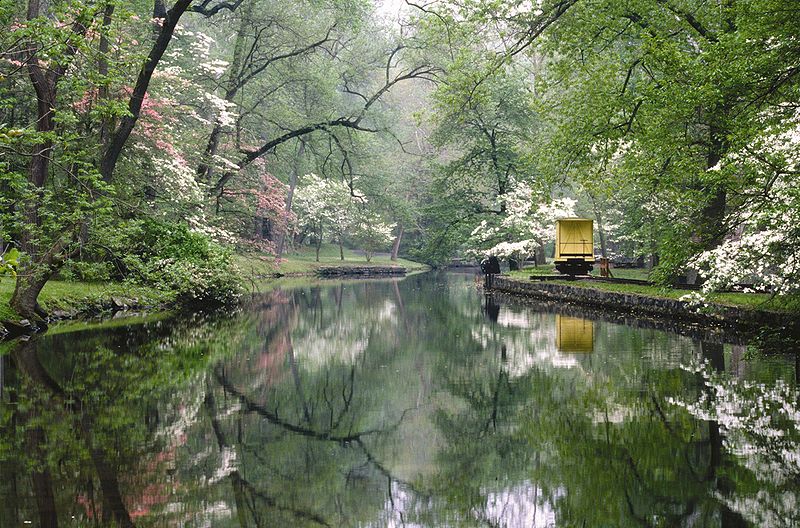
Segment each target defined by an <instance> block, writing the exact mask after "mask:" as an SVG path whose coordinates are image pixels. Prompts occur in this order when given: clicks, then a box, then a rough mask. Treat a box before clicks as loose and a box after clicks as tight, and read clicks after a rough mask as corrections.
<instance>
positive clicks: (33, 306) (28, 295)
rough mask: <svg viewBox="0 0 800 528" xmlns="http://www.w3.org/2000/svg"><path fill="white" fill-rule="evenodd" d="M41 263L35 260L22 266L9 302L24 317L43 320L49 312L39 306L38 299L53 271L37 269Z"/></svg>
mask: <svg viewBox="0 0 800 528" xmlns="http://www.w3.org/2000/svg"><path fill="white" fill-rule="evenodd" d="M39 267H40V265H37V264H36V263H35V262H34V263H30V264H26V265H24V267H21V269H20V270H19V272H18V273H17V282H16V285H15V286H14V293H13V294H12V295H11V301H10V302H9V304H10V305H11V308H12V309H13V310H14V311H15V312H17V314H19V315H20V316H21V317H22V318H23V319H28V320H31V321H41V320H42V319H44V318H45V317H47V313H46V312H45V311H44V310H43V309H42V307H41V306H39V302H38V301H37V299H38V298H39V293H41V291H42V288H44V285H45V284H47V281H48V280H50V277H51V276H52V274H53V273H52V272H50V271H48V270H42V269H37V268H39Z"/></svg>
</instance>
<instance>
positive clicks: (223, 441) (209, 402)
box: [203, 387, 332, 527]
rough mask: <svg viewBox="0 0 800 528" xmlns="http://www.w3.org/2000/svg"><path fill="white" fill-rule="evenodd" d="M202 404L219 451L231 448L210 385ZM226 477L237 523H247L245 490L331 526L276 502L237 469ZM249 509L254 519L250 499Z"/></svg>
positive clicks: (274, 505) (319, 518) (323, 522)
mask: <svg viewBox="0 0 800 528" xmlns="http://www.w3.org/2000/svg"><path fill="white" fill-rule="evenodd" d="M203 404H204V406H205V408H206V411H207V413H208V417H209V420H210V421H211V428H212V430H213V431H214V436H215V437H216V439H217V445H218V446H219V449H220V451H222V450H223V449H225V448H231V447H232V446H231V444H229V443H228V440H227V438H226V437H225V432H224V431H223V430H222V425H221V424H220V423H219V419H218V418H217V407H216V403H215V401H214V394H213V392H212V391H211V389H210V387H209V388H208V389H207V390H206V396H205V398H204V400H203ZM228 477H229V478H230V480H231V485H232V486H233V494H234V498H235V500H236V511H237V512H239V524H241V525H242V526H243V527H244V526H246V525H247V523H246V522H245V520H244V518H243V517H242V512H244V511H245V508H244V504H245V500H246V497H245V492H247V493H249V494H250V496H251V497H252V498H257V499H258V500H260V501H261V502H263V503H265V504H266V505H267V506H269V507H270V508H275V509H276V510H279V511H282V512H286V513H289V514H291V515H292V516H294V517H296V518H298V519H303V520H307V521H312V522H315V523H317V524H320V525H322V526H332V525H331V524H330V523H329V522H328V521H327V520H326V519H325V518H323V517H322V516H321V515H318V514H316V513H309V512H307V511H303V510H298V509H296V508H290V507H288V506H282V505H280V504H278V501H277V500H276V499H275V498H273V497H270V496H269V495H267V494H265V493H263V492H261V491H258V490H257V489H256V488H255V486H253V484H251V483H250V482H249V481H248V480H246V479H245V478H244V477H242V475H241V473H239V470H234V471H232V472H231V473H230V474H229V475H228ZM249 509H250V513H251V514H252V516H253V518H254V519H256V518H257V516H256V509H255V503H254V501H250V503H249ZM256 524H259V523H256Z"/></svg>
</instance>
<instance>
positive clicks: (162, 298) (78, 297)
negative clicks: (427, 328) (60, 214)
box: [0, 245, 427, 321]
mask: <svg viewBox="0 0 800 528" xmlns="http://www.w3.org/2000/svg"><path fill="white" fill-rule="evenodd" d="M344 257H345V260H344V261H342V260H340V259H339V248H338V247H337V246H333V245H325V246H323V247H322V251H320V261H319V262H316V260H315V252H314V250H313V248H302V249H301V250H300V251H295V252H292V253H290V254H289V255H287V256H286V258H283V259H281V261H280V262H279V263H276V262H275V259H274V258H272V257H269V256H266V255H259V254H255V253H251V254H246V255H235V256H234V257H233V258H234V262H235V264H236V266H237V267H238V268H239V270H240V273H241V275H242V278H243V279H244V281H245V283H246V282H247V281H255V280H258V279H260V278H265V277H272V276H275V275H276V274H278V273H279V274H281V275H288V276H298V277H302V276H313V275H315V272H316V270H317V269H318V268H320V267H321V266H402V267H405V268H406V269H407V270H408V271H409V272H414V271H422V270H425V269H427V266H425V265H424V264H420V263H418V262H412V261H410V260H405V259H398V260H397V261H392V260H390V259H389V257H388V256H386V255H377V256H375V257H373V258H372V260H371V262H367V261H366V259H365V258H364V256H363V255H361V254H358V253H356V252H354V251H351V250H345V253H344ZM245 286H247V284H245ZM13 291H14V278H13V277H10V276H0V321H2V320H6V321H16V320H19V319H20V318H19V316H18V315H17V314H16V313H14V312H13V311H12V310H11V307H10V306H9V305H8V303H9V300H10V299H11V294H12V293H13ZM174 297H175V294H174V293H172V292H168V291H160V290H158V289H156V288H149V287H145V286H131V285H128V284H121V283H118V282H72V281H60V280H51V281H50V282H48V283H47V285H45V287H44V289H43V290H42V293H41V294H40V295H39V304H41V305H42V307H43V308H44V309H45V310H46V311H47V312H48V313H50V314H56V315H61V316H64V317H68V316H74V315H76V314H79V313H86V312H97V311H106V310H110V308H111V307H112V306H114V304H115V303H117V302H118V303H121V304H126V305H128V306H137V307H139V306H147V307H167V306H168V305H170V304H171V303H173V302H174Z"/></svg>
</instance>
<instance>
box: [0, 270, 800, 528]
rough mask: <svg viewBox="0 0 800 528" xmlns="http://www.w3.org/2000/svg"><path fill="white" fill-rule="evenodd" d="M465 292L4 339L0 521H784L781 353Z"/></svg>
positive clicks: (299, 296) (788, 374)
mask: <svg viewBox="0 0 800 528" xmlns="http://www.w3.org/2000/svg"><path fill="white" fill-rule="evenodd" d="M655 326H657V325H654V324H652V323H647V322H638V321H636V320H627V321H624V322H623V321H620V320H616V319H615V318H613V317H610V316H608V317H607V316H605V315H604V314H602V313H584V312H581V311H580V309H576V308H567V307H563V306H558V305H543V304H537V303H525V304H520V303H518V302H517V301H514V300H512V299H508V298H500V297H491V296H488V297H487V296H485V295H484V294H483V293H482V292H481V291H480V290H479V289H478V288H477V287H476V283H475V277H473V276H471V275H458V274H434V273H429V274H423V275H418V276H412V277H409V278H406V279H404V280H396V281H369V282H327V283H323V284H315V285H309V284H306V285H299V286H295V287H288V286H279V287H277V288H275V289H272V290H271V291H269V292H267V293H265V294H262V295H259V296H258V297H257V298H256V299H255V300H254V302H253V303H252V305H250V306H248V307H247V308H245V309H242V310H241V311H240V312H237V313H233V314H223V315H221V316H220V315H218V316H215V317H201V316H194V317H190V318H187V317H183V318H180V317H178V318H160V319H159V318H156V319H152V318H151V319H143V320H136V319H115V320H111V321H108V322H106V323H104V324H102V325H98V326H85V325H74V324H72V325H63V326H59V327H56V328H54V329H53V331H52V332H50V333H48V334H47V335H44V336H41V337H38V338H34V339H31V340H30V341H27V342H22V343H19V342H18V343H7V344H4V345H2V346H3V347H4V348H2V356H0V357H2V360H1V363H0V365H2V378H0V379H2V399H1V400H0V402H1V403H0V528H6V527H18V526H27V525H33V526H112V525H113V526H140V527H149V526H154V527H162V526H163V527H167V526H170V527H172V526H184V527H202V526H215V527H216V526H221V527H234V526H236V527H266V526H270V527H272V526H275V527H282V526H332V527H338V526H359V527H361V526H363V527H373V526H374V527H378V526H381V527H382V526H396V527H400V526H409V527H411V526H426V527H427V526H432V527H437V526H492V527H500V526H506V527H549V526H565V527H567V526H569V527H572V526H586V527H597V526H609V527H612V526H613V527H627V526H636V527H639V526H687V527H688V526H692V527H739V526H757V527H766V526H799V525H800V513H798V512H800V504H798V496H799V495H800V429H799V425H798V424H800V410H799V409H798V392H797V375H798V374H797V364H796V358H795V356H794V355H789V354H788V353H783V354H782V353H781V352H782V351H776V350H770V351H764V350H760V349H759V348H757V347H754V346H752V345H750V346H748V345H747V344H746V343H744V342H741V341H738V340H737V339H733V338H732V337H731V338H730V339H729V340H730V341H733V343H730V342H727V343H726V342H725V339H721V338H720V337H719V336H718V335H716V334H714V333H713V332H704V331H703V329H694V330H696V332H694V331H693V330H692V329H688V330H687V329H683V334H684V335H681V334H679V333H674V332H670V331H665V330H663V329H659V328H656V327H655Z"/></svg>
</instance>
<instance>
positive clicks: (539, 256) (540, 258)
mask: <svg viewBox="0 0 800 528" xmlns="http://www.w3.org/2000/svg"><path fill="white" fill-rule="evenodd" d="M533 258H534V263H535V265H536V266H539V265H544V264H546V263H547V262H546V258H545V255H544V244H539V247H538V248H536V254H535V255H534V257H533Z"/></svg>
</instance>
